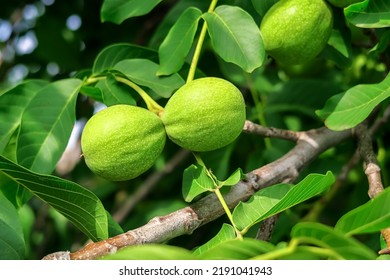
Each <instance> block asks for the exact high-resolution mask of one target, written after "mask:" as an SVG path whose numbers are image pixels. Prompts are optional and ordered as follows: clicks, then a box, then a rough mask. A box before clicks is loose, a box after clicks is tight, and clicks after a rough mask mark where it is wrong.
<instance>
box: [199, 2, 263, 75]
mask: <svg viewBox="0 0 390 280" xmlns="http://www.w3.org/2000/svg"><path fill="white" fill-rule="evenodd" d="M203 17H204V19H205V20H206V22H207V27H208V33H209V35H210V37H211V42H212V45H213V47H214V50H215V52H216V53H217V54H218V55H219V56H220V57H221V58H222V59H223V60H225V61H227V62H232V63H234V64H236V65H238V66H240V67H241V68H242V69H243V70H244V71H246V72H248V73H251V72H252V71H253V70H255V69H256V68H259V67H260V66H262V65H263V63H264V60H265V50H264V45H263V40H262V38H261V35H260V30H259V27H258V26H257V24H256V23H255V21H254V20H253V18H252V17H251V15H249V14H248V13H247V12H246V11H244V10H243V9H241V8H239V7H234V6H226V5H221V6H218V7H217V8H216V9H215V11H214V12H212V13H206V14H204V15H203Z"/></svg>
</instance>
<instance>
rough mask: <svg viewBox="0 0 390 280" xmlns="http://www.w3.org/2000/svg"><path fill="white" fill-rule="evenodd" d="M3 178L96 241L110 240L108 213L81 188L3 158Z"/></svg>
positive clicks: (0, 171) (93, 197) (93, 196)
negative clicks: (36, 198)
mask: <svg viewBox="0 0 390 280" xmlns="http://www.w3.org/2000/svg"><path fill="white" fill-rule="evenodd" d="M0 174H3V175H5V176H7V177H8V178H10V179H11V180H12V181H14V182H16V183H17V184H18V185H19V186H22V187H24V188H26V189H27V190H29V191H30V192H31V193H33V194H34V195H35V196H37V197H38V198H40V199H41V200H43V201H44V202H46V203H47V204H49V205H51V206H52V207H53V208H54V209H56V210H57V211H58V212H60V213H61V214H62V215H64V216H65V217H66V218H68V219H69V220H70V221H71V222H72V223H73V224H75V226H76V227H77V228H79V229H80V230H81V231H82V232H84V233H85V234H86V235H87V236H88V237H89V238H91V239H92V240H94V241H97V240H101V239H106V238H108V225H107V224H108V222H107V215H106V211H105V209H104V207H103V205H102V203H101V201H100V200H99V199H98V198H97V197H96V196H95V195H94V194H93V193H92V192H90V191H89V190H87V189H85V188H83V187H81V186H80V185H78V184H76V183H74V182H71V181H67V180H64V179H61V178H58V177H55V176H51V175H40V174H37V173H34V172H31V171H30V170H28V169H26V168H24V167H22V166H20V165H17V164H15V163H13V162H11V161H9V160H8V159H6V158H4V157H2V156H0Z"/></svg>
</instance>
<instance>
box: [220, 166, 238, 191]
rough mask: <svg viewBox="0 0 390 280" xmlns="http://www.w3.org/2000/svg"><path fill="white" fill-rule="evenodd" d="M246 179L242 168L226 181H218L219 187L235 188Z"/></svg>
mask: <svg viewBox="0 0 390 280" xmlns="http://www.w3.org/2000/svg"><path fill="white" fill-rule="evenodd" d="M244 177H245V176H244V173H243V172H242V170H241V168H238V169H237V170H236V171H234V172H233V173H232V174H231V175H230V176H229V178H227V179H226V180H225V181H218V185H219V186H220V187H223V186H234V185H235V184H237V183H238V182H240V181H241V180H242V179H244Z"/></svg>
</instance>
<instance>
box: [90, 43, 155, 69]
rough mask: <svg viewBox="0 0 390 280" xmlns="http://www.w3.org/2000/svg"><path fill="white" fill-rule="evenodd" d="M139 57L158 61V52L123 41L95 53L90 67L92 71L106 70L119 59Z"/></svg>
mask: <svg viewBox="0 0 390 280" xmlns="http://www.w3.org/2000/svg"><path fill="white" fill-rule="evenodd" d="M140 57H142V58H145V59H150V60H152V61H154V62H157V61H158V53H157V52H156V51H153V50H151V49H147V48H144V47H141V46H137V45H132V44H124V43H120V44H113V45H110V46H108V47H106V48H104V49H103V50H102V51H101V52H100V53H99V54H98V55H97V57H96V59H95V61H94V64H93V68H92V69H93V73H95V74H98V73H101V72H104V71H107V70H109V69H111V68H113V67H114V66H115V64H117V63H118V62H119V61H121V60H124V59H131V58H140Z"/></svg>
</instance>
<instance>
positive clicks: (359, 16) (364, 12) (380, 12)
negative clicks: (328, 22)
mask: <svg viewBox="0 0 390 280" xmlns="http://www.w3.org/2000/svg"><path fill="white" fill-rule="evenodd" d="M344 14H345V17H346V19H347V20H348V21H349V22H350V23H352V24H353V25H356V26H357V27H361V28H384V27H389V26H390V9H389V2H388V0H366V1H364V2H359V3H356V4H353V5H350V6H348V7H347V8H345V9H344Z"/></svg>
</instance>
